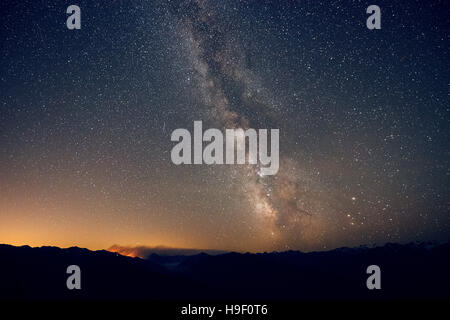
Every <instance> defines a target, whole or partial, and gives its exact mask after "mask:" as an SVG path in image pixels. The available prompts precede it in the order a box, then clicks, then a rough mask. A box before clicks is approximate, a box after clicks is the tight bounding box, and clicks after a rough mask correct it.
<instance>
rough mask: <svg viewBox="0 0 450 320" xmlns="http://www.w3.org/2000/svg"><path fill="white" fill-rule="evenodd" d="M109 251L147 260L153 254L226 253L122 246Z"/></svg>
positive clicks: (115, 245) (162, 247)
mask: <svg viewBox="0 0 450 320" xmlns="http://www.w3.org/2000/svg"><path fill="white" fill-rule="evenodd" d="M108 251H111V252H117V253H119V254H121V255H124V256H129V257H139V258H143V259H145V258H147V257H148V256H150V255H151V254H152V253H156V254H159V255H165V256H175V255H183V256H192V255H196V254H199V253H202V252H204V253H207V254H211V255H215V254H221V253H225V252H226V251H220V250H204V249H186V248H171V247H165V246H155V247H149V246H135V247H132V246H120V245H117V244H114V245H112V246H111V247H109V248H108Z"/></svg>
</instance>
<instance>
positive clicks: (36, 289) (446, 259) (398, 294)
mask: <svg viewBox="0 0 450 320" xmlns="http://www.w3.org/2000/svg"><path fill="white" fill-rule="evenodd" d="M373 264H375V265H378V266H379V267H380V268H381V290H368V289H367V287H366V279H367V277H368V276H369V275H367V274H366V269H367V267H368V266H369V265H373ZM69 265H78V266H79V267H80V268H81V286H82V288H81V290H68V289H67V287H66V279H67V277H68V276H69V275H68V274H66V269H67V267H68V266H69ZM449 298H450V243H447V244H443V245H438V246H434V247H429V246H426V245H416V244H409V245H398V244H387V245H385V246H383V247H376V248H366V247H360V248H354V249H349V248H341V249H336V250H332V251H328V252H312V253H302V252H298V251H288V252H282V253H277V252H274V253H262V254H249V253H247V254H238V253H227V254H221V255H214V256H212V255H207V254H203V253H202V254H198V255H193V256H177V257H175V258H170V257H164V256H159V255H157V254H152V255H151V256H149V257H148V258H147V259H140V258H130V257H125V256H121V255H118V254H117V253H112V252H108V251H90V250H87V249H80V248H76V247H74V248H69V249H60V248H56V247H41V248H30V247H28V246H24V247H14V246H10V245H0V299H162V300H166V299H177V300H180V299H190V300H192V299H253V300H256V299H271V300H274V299H275V300H278V299H279V300H281V299H288V300H297V299H308V300H309V299H449Z"/></svg>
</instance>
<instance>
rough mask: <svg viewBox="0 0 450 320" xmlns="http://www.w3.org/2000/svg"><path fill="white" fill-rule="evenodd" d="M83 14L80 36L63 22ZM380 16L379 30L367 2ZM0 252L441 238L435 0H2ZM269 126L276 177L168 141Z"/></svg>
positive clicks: (442, 172)
mask: <svg viewBox="0 0 450 320" xmlns="http://www.w3.org/2000/svg"><path fill="white" fill-rule="evenodd" d="M71 4H77V5H79V6H80V8H81V30H69V29H67V27H66V19H67V17H68V14H66V8H67V7H68V6H69V5H71ZM371 4H377V5H379V6H380V8H381V30H369V29H367V27H366V19H367V17H368V16H369V15H368V14H366V8H367V7H368V6H369V5H371ZM0 8H1V29H0V34H1V41H0V43H1V55H0V243H9V244H15V245H19V244H28V245H33V246H40V245H56V246H63V247H67V246H72V245H77V246H80V247H87V248H90V249H106V248H109V247H110V246H111V245H113V244H118V245H125V246H136V245H142V246H157V245H164V246H170V247H180V248H204V249H217V250H237V251H271V250H289V249H293V250H297V249H298V250H305V251H310V250H328V249H332V248H335V247H340V246H358V245H365V244H369V245H371V244H374V243H376V244H383V243H386V242H401V243H404V242H409V241H424V240H433V241H443V240H449V238H450V210H449V209H450V204H449V203H450V202H449V190H450V181H449V175H450V171H449V168H450V166H449V159H450V157H449V150H450V148H449V147H450V143H449V141H450V139H449V133H450V132H449V131H450V129H449V128H450V126H449V120H450V116H449V107H450V46H449V44H450V15H449V12H450V10H449V7H448V4H446V3H445V1H435V0H432V1H378V0H377V1H370V2H367V1H317V0H314V1H313V0H310V1H289V0H286V1H275V0H272V1H264V0H251V1H232V0H220V1H208V0H193V1H184V0H183V1H181V0H180V1H179V0H176V1H125V0H124V1H113V0H108V1H77V2H71V1H12V0H6V1H5V0H3V1H1V4H0ZM195 120H202V121H203V126H204V128H205V129H206V128H219V129H225V128H249V127H250V128H255V129H259V128H267V129H271V128H278V129H280V169H279V172H278V174H276V175H273V176H261V175H258V171H257V170H258V168H257V166H250V165H179V166H177V165H174V164H173V163H172V162H171V158H170V152H171V150H172V148H173V146H174V145H175V143H174V142H172V141H171V140H170V136H171V133H172V131H173V130H175V129H177V128H186V129H188V130H190V131H192V130H193V122H194V121H195Z"/></svg>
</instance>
